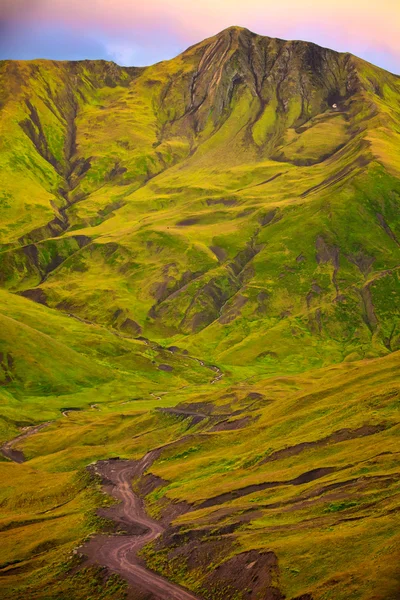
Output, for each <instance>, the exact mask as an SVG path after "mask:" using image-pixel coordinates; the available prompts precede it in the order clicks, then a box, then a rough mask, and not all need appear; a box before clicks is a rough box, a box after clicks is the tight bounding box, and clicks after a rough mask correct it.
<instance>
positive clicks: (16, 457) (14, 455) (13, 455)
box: [0, 421, 52, 463]
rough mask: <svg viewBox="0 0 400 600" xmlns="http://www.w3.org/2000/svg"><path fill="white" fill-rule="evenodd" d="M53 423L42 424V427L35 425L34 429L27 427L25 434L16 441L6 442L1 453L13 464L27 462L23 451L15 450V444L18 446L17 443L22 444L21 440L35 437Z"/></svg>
mask: <svg viewBox="0 0 400 600" xmlns="http://www.w3.org/2000/svg"><path fill="white" fill-rule="evenodd" d="M51 423H52V421H49V422H47V423H41V424H40V425H34V426H33V427H26V428H25V429H24V431H23V433H21V434H20V435H18V436H17V437H15V438H14V439H12V440H10V441H9V442H6V443H5V444H3V445H2V446H1V447H0V452H1V453H2V455H3V456H5V457H6V458H8V459H10V460H12V461H13V462H16V463H23V462H25V456H24V453H23V452H21V450H14V444H16V443H17V442H20V441H21V440H24V439H25V438H27V437H30V436H31V435H34V434H35V433H37V432H38V431H40V430H41V429H44V427H48V426H49V425H50V424H51Z"/></svg>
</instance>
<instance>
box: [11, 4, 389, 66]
mask: <svg viewBox="0 0 400 600" xmlns="http://www.w3.org/2000/svg"><path fill="white" fill-rule="evenodd" d="M230 25H241V26H243V27H248V28H249V29H251V30H252V31H255V32H257V33H260V34H263V35H269V36H271V37H280V38H284V39H304V40H308V41H313V42H316V43H318V44H320V45H323V46H327V47H330V48H333V49H335V50H340V51H349V52H352V53H354V54H357V55H358V56H361V57H363V58H365V59H366V60H369V61H370V62H373V63H375V64H377V65H379V66H382V67H384V68H386V69H388V70H390V71H392V72H395V73H400V0H379V2H378V1H377V0H373V1H372V0H371V1H370V0H365V1H364V0H336V1H333V0H330V1H329V0H325V1H324V2H321V1H317V0H279V1H278V2H277V1H276V0H247V1H245V2H244V1H243V0H196V1H195V0H146V1H143V2H139V1H138V0H0V59H3V58H15V59H31V58H53V59H60V60H61V59H68V60H78V59H83V58H92V59H95V58H104V59H107V60H114V61H115V62H118V63H119V64H126V65H137V66H142V65H148V64H152V63H154V62H157V61H159V60H164V59H168V58H172V57H173V56H175V55H176V54H178V53H179V52H181V51H182V50H184V49H185V48H187V47H188V46H189V45H191V44H193V43H195V42H198V41H201V40H202V39H204V38H206V37H209V36H211V35H214V34H215V33H217V32H218V31H221V30H222V29H224V28H225V27H229V26H230Z"/></svg>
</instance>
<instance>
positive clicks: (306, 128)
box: [0, 28, 400, 600]
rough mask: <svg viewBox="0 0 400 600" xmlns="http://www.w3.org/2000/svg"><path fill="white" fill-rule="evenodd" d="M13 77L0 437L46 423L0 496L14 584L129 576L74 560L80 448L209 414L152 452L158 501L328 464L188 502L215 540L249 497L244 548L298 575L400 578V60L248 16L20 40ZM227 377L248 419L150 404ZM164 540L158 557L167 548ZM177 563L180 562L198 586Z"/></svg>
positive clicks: (96, 450) (146, 438)
mask: <svg viewBox="0 0 400 600" xmlns="http://www.w3.org/2000/svg"><path fill="white" fill-rule="evenodd" d="M267 72H268V73H269V76H268V77H265V73H267ZM195 74H196V76H195V77H194V75H195ZM299 74H300V75H301V78H300V75H299ZM0 78H1V82H0V83H1V85H0V89H1V92H0V131H1V142H0V144H1V146H0V161H1V167H2V168H1V169H0V171H1V175H0V178H1V186H0V187H1V190H2V191H1V192H0V211H1V212H0V222H1V230H0V235H1V238H0V239H1V244H2V246H1V248H0V278H1V284H2V287H3V288H5V290H7V291H5V290H4V291H2V292H1V294H0V302H1V305H0V321H1V323H0V325H1V327H0V332H1V333H0V378H1V382H2V389H1V392H0V393H1V399H2V401H3V402H2V408H1V413H0V422H1V430H0V433H1V437H2V439H3V440H6V439H9V438H11V437H13V436H15V435H17V433H18V432H19V428H20V427H21V426H26V425H29V424H35V423H38V422H42V421H48V420H56V422H55V424H53V425H51V426H49V427H48V428H46V429H45V430H42V431H41V432H40V433H38V434H37V435H35V436H34V437H32V438H28V439H26V440H24V441H23V442H21V444H20V446H21V448H23V449H24V452H25V453H26V455H27V457H28V458H29V459H30V460H29V461H28V463H27V464H24V465H13V464H9V463H8V462H6V461H3V462H0V468H1V470H2V471H4V472H3V477H4V478H6V480H7V481H14V479H16V478H18V485H16V486H10V488H9V489H7V490H6V491H5V493H4V497H3V499H2V502H1V506H2V515H1V518H2V522H3V524H2V530H3V535H4V536H5V537H4V539H5V542H4V545H3V547H2V557H1V562H2V564H3V568H4V571H3V577H2V582H3V583H2V585H3V588H4V590H5V591H4V593H5V594H7V593H9V595H10V594H12V595H13V597H15V594H14V591H13V592H9V591H8V590H14V589H15V587H16V586H17V587H18V590H19V591H18V593H19V594H20V595H21V597H22V596H24V597H26V589H27V586H28V588H29V589H30V592H29V593H30V595H31V597H37V598H43V597H51V598H59V597H60V598H62V597H65V594H68V593H70V591H68V590H71V589H74V592H75V594H76V597H82V598H87V596H88V594H89V592H90V590H91V592H90V593H93V594H95V597H100V594H101V593H103V594H105V597H109V598H114V597H115V598H119V597H120V595H121V594H122V593H123V590H121V589H120V588H119V587H118V583H115V589H114V588H113V587H112V586H113V585H114V582H113V581H111V583H110V588H109V589H108V591H104V590H102V591H100V590H101V586H102V583H101V578H100V579H99V578H98V575H97V574H96V573H92V574H87V575H84V576H82V577H81V576H80V575H78V576H75V577H74V578H73V579H69V578H67V579H63V578H61V579H60V574H61V573H64V571H65V569H66V565H65V561H66V557H67V556H68V553H69V552H70V551H71V549H72V548H73V547H74V546H75V545H76V544H77V543H78V542H79V541H80V540H81V539H82V538H83V537H84V536H85V535H87V534H88V533H89V532H90V531H93V530H96V529H97V528H98V527H99V526H100V523H99V522H98V521H94V520H93V518H92V517H91V516H90V515H91V514H92V513H90V510H91V509H92V508H93V507H94V506H95V505H98V504H99V503H100V500H99V497H98V496H97V495H96V492H95V491H93V489H92V488H90V487H89V488H88V487H87V480H86V478H85V475H84V471H83V467H84V466H85V465H87V464H88V463H89V462H91V461H93V460H97V459H99V458H105V457H107V456H113V455H121V456H126V457H139V456H141V455H142V454H143V453H144V452H145V451H146V450H148V449H149V448H152V447H154V446H158V445H159V444H161V443H163V442H168V441H171V440H173V439H177V438H180V437H182V436H184V435H186V434H187V433H189V434H190V435H191V434H192V433H193V434H194V438H191V439H190V441H189V442H184V443H183V448H179V449H178V451H177V452H176V453H175V454H174V453H173V452H172V451H170V452H169V454H168V455H165V456H163V459H162V460H161V461H159V462H158V463H157V464H156V465H155V466H154V471H155V472H156V473H157V474H158V475H160V476H162V477H164V478H165V479H166V480H168V481H169V482H170V483H169V485H168V486H167V488H165V489H164V490H162V491H161V492H160V490H157V491H156V492H155V493H154V494H153V495H152V496H150V497H149V498H148V502H149V507H150V509H151V510H154V511H155V512H157V511H159V510H160V506H162V503H163V502H164V501H165V500H163V498H164V496H165V497H166V498H170V499H172V498H174V499H185V500H187V501H189V502H193V503H199V504H200V503H201V501H202V500H205V499H206V498H209V497H212V496H214V495H218V494H219V493H221V491H230V490H232V489H236V488H240V487H243V486H246V485H249V484H253V483H260V482H265V481H287V480H290V479H292V478H295V477H297V476H298V475H300V474H301V473H305V472H307V471H309V470H311V469H315V468H319V467H326V466H329V467H332V466H334V467H335V468H337V470H336V471H335V472H332V473H331V474H329V475H326V476H325V477H324V479H323V480H322V482H321V481H320V480H318V481H315V482H313V483H308V484H303V485H301V486H300V487H298V486H283V487H277V488H274V489H268V490H264V491H261V492H256V493H253V494H250V495H246V496H243V497H242V498H239V499H237V500H234V501H231V500H229V501H227V502H226V503H224V504H223V505H222V508H221V505H218V506H212V507H210V508H202V509H198V510H197V511H196V512H193V513H188V515H185V516H184V517H181V519H180V521H179V523H180V525H181V526H183V527H184V528H188V529H191V530H196V529H198V528H199V527H204V528H205V529H207V530H208V532H206V535H205V538H206V539H205V544H206V543H207V539H208V537H209V536H210V535H211V537H212V535H213V534H212V533H210V532H211V531H212V530H213V529H215V528H217V529H218V527H219V526H220V524H221V522H222V523H223V524H224V523H225V524H227V525H231V524H232V523H235V522H238V521H240V515H241V514H242V513H243V511H248V512H250V513H251V519H250V521H249V522H248V523H247V524H245V525H242V526H241V527H240V529H238V530H237V531H235V533H234V534H230V535H228V538H227V541H228V543H229V544H230V545H231V546H230V547H231V552H232V553H234V552H238V551H239V550H241V549H249V548H267V549H272V550H274V551H275V552H276V553H277V556H278V559H279V562H280V567H281V582H280V584H281V586H282V588H283V590H284V591H285V593H286V594H287V596H288V597H294V596H295V595H298V594H300V593H303V592H306V591H312V593H313V595H314V598H315V599H318V598H324V599H328V598H331V597H335V598H349V597H351V598H364V600H366V599H367V598H370V597H371V593H372V590H373V592H374V594H375V596H374V597H376V598H382V600H388V598H391V597H393V598H395V597H396V594H397V591H398V581H397V579H396V571H395V563H396V561H395V560H394V558H393V557H394V555H395V553H397V552H398V540H397V538H396V536H395V534H396V528H395V526H394V525H395V524H396V523H395V520H396V519H397V517H396V515H397V513H396V493H397V491H396V483H395V481H394V480H393V481H392V480H391V477H392V473H394V472H395V464H394V462H393V461H394V456H395V455H394V453H395V452H396V439H397V438H396V432H397V429H396V410H398V406H397V405H396V402H397V397H398V386H397V383H396V381H397V380H398V374H397V370H398V367H397V365H398V355H397V353H396V352H395V351H396V350H398V349H399V348H400V330H399V329H398V323H399V319H398V316H399V308H400V284H399V278H398V265H399V264H400V261H399V258H400V250H399V246H400V229H399V227H400V226H399V221H398V216H397V215H398V210H399V199H400V184H399V176H400V161H399V153H398V136H399V132H400V111H399V101H398V99H399V91H400V88H399V80H398V79H397V78H395V77H394V76H391V75H390V74H388V73H385V72H384V71H382V70H380V69H378V68H376V67H373V66H371V65H368V64H367V63H365V62H363V61H360V60H358V59H356V58H354V57H351V56H350V55H339V54H336V53H334V52H331V51H326V50H323V49H318V48H317V47H314V46H312V45H307V44H303V43H300V42H289V43H285V42H282V41H280V40H269V39H268V38H262V37H260V36H253V35H251V34H249V33H248V32H246V31H245V30H239V29H236V28H235V29H231V30H228V31H226V32H223V33H222V34H221V35H220V36H217V37H216V38H212V39H210V40H206V41H204V42H203V43H201V44H198V45H197V46H194V47H193V48H191V49H189V50H188V51H187V52H185V53H184V54H182V55H181V56H179V57H177V58H176V59H174V60H172V61H168V62H164V63H159V64H158V65H155V66H153V67H149V68H147V69H124V68H120V67H117V66H116V65H113V64H111V63H104V62H102V61H98V62H92V61H84V62H81V63H67V62H66V63H54V62H48V61H33V62H28V63H23V62H18V63H17V62H9V61H4V62H2V63H0ZM334 103H337V104H338V108H337V109H333V108H332V104H334ZM12 292H14V293H12ZM15 292H18V293H20V294H23V295H26V296H28V298H31V299H34V300H36V301H38V302H41V303H46V304H48V307H46V306H40V305H39V304H36V303H34V302H32V301H31V300H28V299H25V298H22V297H20V296H18V295H16V294H15ZM55 309H58V310H55ZM139 335H144V336H146V337H148V338H150V339H151V340H157V342H154V341H153V342H150V343H146V342H145V341H143V340H141V339H137V338H138V336H139ZM172 344H173V345H177V346H179V347H180V348H182V349H187V350H188V351H189V353H190V355H189V356H185V355H184V354H182V353H177V354H172V353H171V352H168V351H166V350H165V349H164V347H167V346H169V345H172ZM393 352H394V353H393ZM392 353H393V354H392ZM191 356H194V357H198V358H203V359H204V357H206V359H207V362H208V361H209V362H210V363H211V364H215V363H217V364H218V365H220V366H221V367H222V370H223V371H224V378H223V379H222V381H221V382H219V383H218V384H217V385H214V384H212V385H211V383H210V382H211V381H212V379H213V372H212V371H210V370H208V369H206V368H204V367H202V366H201V365H199V363H197V362H196V361H195V360H193V358H191ZM376 357H382V358H376ZM360 359H363V360H362V361H361V362H353V361H357V360H360ZM366 359H372V360H366ZM334 363H338V365H337V366H329V365H332V364H334ZM339 363H340V364H339ZM165 364H167V365H170V366H172V368H173V371H171V372H166V371H162V370H160V369H159V368H158V367H159V366H160V365H165ZM321 368H322V370H311V371H310V372H309V373H306V371H307V370H309V369H321ZM301 373H303V374H301ZM267 377H269V379H266V378H267ZM164 392H168V393H167V394H164ZM251 392H253V393H255V392H257V393H259V394H262V396H263V399H262V400H261V401H260V402H258V403H256V405H255V406H254V402H253V400H250V399H247V400H246V397H247V396H248V394H249V393H251ZM151 394H154V396H152V395H151ZM227 394H234V396H231V399H230V400H229V403H230V405H231V407H230V408H229V409H227V408H223V409H221V408H212V410H213V411H214V412H215V411H218V410H225V411H227V412H229V411H231V410H235V409H239V408H240V409H241V410H244V413H243V415H242V416H241V417H240V418H242V417H246V416H251V417H258V420H254V421H251V420H250V421H248V422H247V421H246V422H245V423H246V426H245V427H244V428H243V429H240V428H239V429H238V430H235V431H214V432H213V431H210V429H212V422H211V421H210V422H209V421H206V422H203V423H202V424H200V425H199V426H197V429H196V428H194V429H192V428H190V427H189V425H190V422H189V423H188V421H187V420H184V421H182V420H180V419H176V418H175V417H173V416H171V415H165V414H164V415H162V414H160V413H158V412H151V411H152V409H153V408H154V407H155V406H160V405H163V406H165V407H168V406H174V405H176V404H177V403H178V402H184V403H185V402H186V403H190V402H195V401H199V400H200V401H201V402H203V403H204V402H207V403H209V404H210V405H212V406H214V407H218V406H224V405H226V404H227V400H226V395H227ZM224 396H225V398H224ZM160 398H161V400H160ZM91 405H94V408H90V407H91ZM360 407H362V410H360ZM65 408H79V409H81V410H80V411H79V412H73V413H68V417H61V413H60V411H62V410H63V409H65ZM364 426H368V427H372V430H371V431H373V434H371V435H366V436H364V437H354V438H353V439H349V440H348V441H343V442H337V439H336V438H335V437H333V438H332V439H331V441H330V442H329V445H325V444H324V443H323V444H319V445H318V444H317V445H315V446H312V447H310V448H306V449H305V450H303V451H302V452H301V453H299V454H296V455H293V456H286V457H284V456H282V457H281V458H279V459H277V460H273V461H268V460H267V461H266V462H265V463H262V461H263V460H264V459H267V458H268V456H270V455H271V453H273V452H274V451H277V450H280V449H282V448H284V447H292V446H295V445H296V444H299V443H303V442H314V441H317V442H318V441H320V440H324V439H326V438H327V437H329V436H331V435H332V434H334V433H335V432H337V431H341V430H342V429H348V430H351V431H353V432H354V431H356V430H357V429H360V428H362V427H364ZM375 426H380V427H381V429H382V430H381V429H379V430H377V431H376V432H375V430H374V429H373V428H374V427H375ZM188 427H189V431H187V429H188ZM196 431H197V433H196ZM363 431H364V430H363ZM368 431H370V430H369V429H368ZM146 432H148V433H146ZM137 436H139V437H137ZM329 439H330V438H329ZM385 452H386V453H388V452H391V453H393V454H382V453H385ZM183 460H184V461H185V463H184V464H185V469H184V470H183V469H182V461H183ZM221 474H223V475H224V480H223V481H224V483H223V488H224V489H223V490H222V488H221ZM375 476H376V477H378V476H379V477H381V476H382V477H385V478H386V479H373V477H375ZM350 478H354V479H355V483H354V485H352V486H351V487H348V486H343V485H342V484H343V482H344V481H346V480H347V479H350ZM363 478H364V479H363ZM38 482H40V487H41V488H43V495H40V494H38V493H37V488H38ZM329 483H332V484H335V485H336V484H337V485H338V487H337V488H336V491H335V492H334V493H333V492H332V494H330V493H329V492H328V491H325V490H322V486H323V485H328V484H329ZM205 490H207V492H206V493H205ZM314 491H315V497H313V499H312V500H310V499H307V494H308V493H309V492H314ZM274 502H279V503H281V505H280V506H279V507H277V508H274V507H268V505H270V504H273V503H274ZM282 507H286V508H284V510H282ZM218 510H221V511H222V512H218ZM46 511H50V512H49V513H48V512H46ZM252 511H254V514H252ZM43 515H47V516H45V517H44V516H43ZM49 515H50V516H49ZM347 516H348V517H349V519H353V516H354V519H356V520H348V521H346V520H344V518H347ZM221 518H222V521H218V527H217V526H216V522H217V521H216V520H217V519H221ZM39 523H40V530H39V527H38V524H39ZM55 524H56V526H55ZM310 528H311V530H312V531H313V536H312V539H311V544H310V535H309V531H310ZM305 532H306V534H305ZM217 535H218V534H217ZM234 540H235V541H234ZM349 547H350V548H351V552H350V550H349ZM183 552H184V551H183ZM148 558H149V560H150V562H151V564H153V566H155V567H156V568H157V569H160V570H164V569H165V568H166V566H165V562H164V560H165V550H159V551H158V552H157V553H155V550H154V549H153V550H149V552H148ZM349 558H352V562H351V563H350V561H349ZM8 563H12V564H11V565H10V566H5V565H7V564H8ZM349 563H350V564H349ZM182 565H185V557H184V556H183V557H181V559H180V568H179V569H177V570H174V566H172V572H170V573H169V575H170V576H172V577H175V578H177V579H178V580H179V578H181V577H182V576H184V577H185V578H186V581H191V582H192V584H193V585H195V582H196V579H198V576H197V575H196V573H191V575H190V574H189V573H188V572H187V571H188V570H189V571H190V566H188V567H187V570H186V571H185V570H183V571H182V568H181V566H182ZM366 573H371V575H369V576H368V577H365V574H366ZM190 577H192V578H190ZM57 578H58V579H59V581H58V582H57V581H56V579H57ZM188 578H189V579H188ZM199 585H202V581H201V579H200V580H199ZM91 586H92V587H91ZM96 586H97V587H96ZM111 588H112V589H111ZM377 588H378V589H377ZM45 590H46V591H45ZM49 590H50V591H49ZM349 590H350V591H349ZM45 594H47V596H45ZM49 594H50V595H49ZM63 594H64V596H63ZM79 594H80V595H79ZM349 594H350V595H349Z"/></svg>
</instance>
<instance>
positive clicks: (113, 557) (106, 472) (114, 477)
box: [80, 450, 199, 600]
mask: <svg viewBox="0 0 400 600" xmlns="http://www.w3.org/2000/svg"><path fill="white" fill-rule="evenodd" d="M158 453H159V450H152V451H151V452H148V453H147V454H146V455H145V456H144V457H143V458H142V459H141V460H139V461H129V460H104V461H99V462H98V463H96V465H95V466H94V471H95V472H96V473H97V474H98V475H100V476H101V477H102V479H103V481H104V482H105V486H104V489H105V491H107V492H108V493H109V494H111V495H112V496H113V497H114V498H116V499H117V500H119V501H120V503H119V504H118V505H115V506H112V507H110V508H107V509H102V510H101V511H99V515H100V516H103V517H107V518H109V519H112V520H113V521H114V522H115V523H116V524H118V525H119V526H120V527H121V528H122V529H124V530H125V531H126V534H124V535H121V534H119V535H96V536H95V537H93V538H92V539H90V540H89V541H88V542H87V543H85V545H84V546H83V547H82V548H81V549H80V552H81V553H82V554H85V555H86V556H88V559H89V560H88V562H89V564H100V565H101V566H105V567H108V568H109V569H110V570H111V571H114V572H115V573H118V574H120V575H121V576H122V577H123V578H124V579H126V580H127V581H128V582H129V583H130V584H131V585H133V586H134V587H135V588H139V589H140V590H141V591H143V592H147V593H151V594H152V595H153V596H154V598H157V599H159V600H199V598H198V596H195V595H194V594H192V593H191V592H189V591H187V590H185V589H183V588H181V587H180V586H178V585H176V584H174V583H171V582H169V581H167V580H166V579H164V578H163V577H160V576H159V575H156V574H155V573H153V572H152V571H150V570H148V569H146V568H145V567H144V566H143V562H142V561H140V560H139V558H138V556H137V554H138V551H139V550H140V549H141V548H142V547H143V546H144V545H145V544H147V543H149V542H151V541H152V540H154V539H156V538H157V537H158V536H159V535H160V534H161V533H162V532H163V531H164V528H163V526H162V525H161V524H160V523H159V522H157V521H154V520H153V519H151V518H150V517H149V516H148V515H147V513H146V511H145V508H144V504H143V501H142V500H141V498H139V497H138V496H137V495H136V494H135V493H134V491H133V490H132V485H131V482H132V479H133V478H134V477H138V476H140V475H141V474H142V473H144V472H145V470H146V469H147V468H148V467H149V466H150V465H151V464H152V462H153V461H154V460H155V458H156V457H157V456H158Z"/></svg>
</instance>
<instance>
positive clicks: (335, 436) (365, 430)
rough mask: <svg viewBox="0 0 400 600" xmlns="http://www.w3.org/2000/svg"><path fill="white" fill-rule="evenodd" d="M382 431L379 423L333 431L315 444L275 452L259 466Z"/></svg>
mask: <svg viewBox="0 0 400 600" xmlns="http://www.w3.org/2000/svg"><path fill="white" fill-rule="evenodd" d="M384 429H386V425H385V423H380V424H379V425H363V426H362V427H358V428H357V429H340V430H339V431H335V432H334V433H332V434H331V435H328V436H327V437H325V438H322V439H321V440H317V441H315V442H302V443H301V444H296V445H295V446H290V447H289V448H283V449H282V450H277V451H276V452H273V453H272V454H270V455H269V456H267V458H264V459H263V460H262V461H261V463H260V464H264V463H267V462H271V461H273V460H278V459H281V458H287V457H289V456H296V455H297V454H300V453H301V452H303V451H304V450H308V449H311V448H322V447H324V446H328V445H329V444H337V443H339V442H347V441H348V440H354V439H356V438H360V437H365V436H369V435H374V434H375V433H380V432H381V431H383V430H384Z"/></svg>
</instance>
